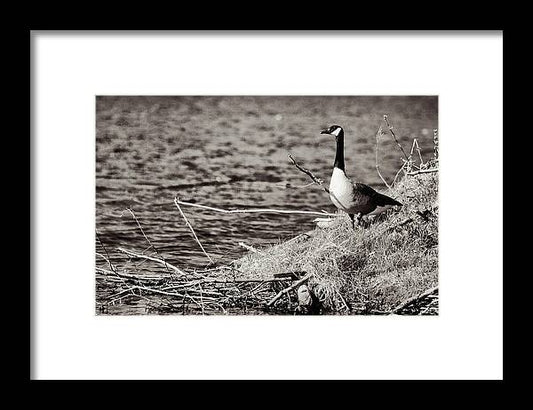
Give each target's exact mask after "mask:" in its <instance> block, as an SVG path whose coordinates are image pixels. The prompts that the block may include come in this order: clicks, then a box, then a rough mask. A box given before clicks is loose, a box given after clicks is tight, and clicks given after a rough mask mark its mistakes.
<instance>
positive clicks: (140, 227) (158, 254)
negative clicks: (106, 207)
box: [126, 208, 170, 273]
mask: <svg viewBox="0 0 533 410" xmlns="http://www.w3.org/2000/svg"><path fill="white" fill-rule="evenodd" d="M126 211H128V212H129V213H130V214H131V216H132V217H133V220H134V221H135V223H136V224H137V226H138V227H139V230H140V231H141V233H142V235H143V236H144V239H146V242H148V245H150V247H152V248H153V249H154V251H155V253H156V254H157V256H159V257H160V258H161V260H162V261H163V262H165V268H166V270H167V272H168V273H170V270H169V269H168V266H167V262H166V261H165V259H164V258H163V257H162V256H161V254H160V253H159V251H158V250H157V248H156V247H155V245H154V244H153V243H152V242H151V241H150V239H149V238H148V236H147V235H146V234H145V233H144V229H143V228H142V226H141V223H140V222H139V220H138V219H137V217H136V216H135V214H134V213H133V209H131V208H126ZM148 249H150V248H148Z"/></svg>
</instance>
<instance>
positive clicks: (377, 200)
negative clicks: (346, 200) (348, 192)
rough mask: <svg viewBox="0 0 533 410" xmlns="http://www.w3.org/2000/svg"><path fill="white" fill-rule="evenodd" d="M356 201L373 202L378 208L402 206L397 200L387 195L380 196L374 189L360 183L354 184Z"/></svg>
mask: <svg viewBox="0 0 533 410" xmlns="http://www.w3.org/2000/svg"><path fill="white" fill-rule="evenodd" d="M353 185H354V200H358V201H359V202H372V203H373V204H375V205H376V206H387V205H399V206H402V204H401V203H400V202H398V201H396V200H395V199H392V198H391V197H389V196H387V195H383V194H380V193H379V192H377V191H376V190H375V189H374V188H372V187H369V186H368V185H365V184H360V183H358V182H356V183H354V184H353Z"/></svg>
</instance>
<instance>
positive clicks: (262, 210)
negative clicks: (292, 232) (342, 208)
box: [174, 197, 337, 216]
mask: <svg viewBox="0 0 533 410" xmlns="http://www.w3.org/2000/svg"><path fill="white" fill-rule="evenodd" d="M174 202H175V203H176V204H180V205H185V206H192V207H195V208H200V209H205V210H208V211H215V212H222V213H224V214H249V213H274V214H296V215H297V214H300V215H321V216H324V215H326V216H337V215H336V214H330V213H327V212H315V211H291V210H285V209H270V208H258V209H231V210H230V209H221V208H214V207H211V206H206V205H200V204H193V203H191V202H185V201H180V200H179V199H178V198H177V197H176V198H174Z"/></svg>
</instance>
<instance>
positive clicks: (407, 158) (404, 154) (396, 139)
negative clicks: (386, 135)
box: [383, 114, 409, 161]
mask: <svg viewBox="0 0 533 410" xmlns="http://www.w3.org/2000/svg"><path fill="white" fill-rule="evenodd" d="M383 119H384V120H385V123H386V124H387V128H388V129H389V132H390V133H391V135H392V137H393V138H394V141H395V142H396V145H398V147H400V150H401V151H402V153H403V156H404V157H405V160H406V161H409V157H408V156H407V154H406V153H405V151H404V149H403V147H402V146H401V144H400V142H399V141H398V138H396V134H395V133H394V131H393V127H392V126H391V125H390V123H389V118H388V116H387V114H385V115H383Z"/></svg>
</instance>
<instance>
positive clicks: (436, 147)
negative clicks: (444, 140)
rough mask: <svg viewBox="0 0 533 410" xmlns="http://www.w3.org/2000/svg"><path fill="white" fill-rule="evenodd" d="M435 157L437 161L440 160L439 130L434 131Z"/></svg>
mask: <svg viewBox="0 0 533 410" xmlns="http://www.w3.org/2000/svg"><path fill="white" fill-rule="evenodd" d="M433 157H434V158H435V161H438V160H439V132H438V130H437V129H434V130H433Z"/></svg>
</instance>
